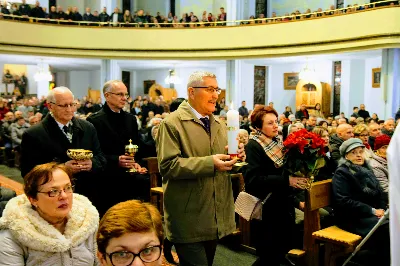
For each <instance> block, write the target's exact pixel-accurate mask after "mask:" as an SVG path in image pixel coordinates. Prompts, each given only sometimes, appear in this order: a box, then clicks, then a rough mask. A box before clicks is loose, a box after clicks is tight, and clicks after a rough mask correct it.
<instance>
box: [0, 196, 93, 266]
mask: <svg viewBox="0 0 400 266" xmlns="http://www.w3.org/2000/svg"><path fill="white" fill-rule="evenodd" d="M98 224H99V214H98V212H97V210H96V208H95V207H94V206H93V205H92V204H91V203H90V201H89V200H88V199H87V198H86V197H84V196H81V195H79V194H74V197H73V203H72V209H71V212H70V213H69V218H68V222H67V224H66V227H65V232H64V234H61V233H60V231H58V230H57V229H56V228H55V227H53V226H52V225H50V224H49V223H48V222H47V221H46V220H44V219H43V218H42V217H41V216H40V215H39V214H38V212H37V211H35V210H34V209H32V206H31V203H30V202H29V200H28V198H27V197H26V196H25V195H20V196H18V197H15V198H13V199H11V200H10V201H9V202H8V204H7V205H6V208H5V210H4V212H3V217H2V218H0V243H1V244H0V264H1V265H10V266H23V265H26V266H55V265H57V266H67V265H68V266H70V265H74V266H89V265H99V263H98V261H97V257H96V253H97V245H96V230H97V228H98Z"/></svg>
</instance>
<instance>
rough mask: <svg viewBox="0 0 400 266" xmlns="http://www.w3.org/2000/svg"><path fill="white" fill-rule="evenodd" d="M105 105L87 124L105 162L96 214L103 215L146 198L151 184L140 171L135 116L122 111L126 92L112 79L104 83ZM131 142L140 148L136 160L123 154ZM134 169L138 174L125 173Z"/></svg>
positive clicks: (122, 86)
mask: <svg viewBox="0 0 400 266" xmlns="http://www.w3.org/2000/svg"><path fill="white" fill-rule="evenodd" d="M103 93H104V97H105V99H106V103H105V104H104V105H103V108H102V110H100V111H99V112H97V113H95V114H92V115H91V116H89V117H88V118H87V121H89V122H90V123H92V124H93V125H94V127H95V128H96V130H97V132H98V136H99V141H100V144H101V149H102V151H103V153H104V156H105V157H106V159H107V167H106V170H105V172H104V175H103V176H102V178H101V180H100V181H99V182H98V184H101V185H103V187H101V188H100V189H101V191H104V193H107V195H108V196H107V198H106V200H104V201H103V203H102V205H101V207H100V208H99V207H98V206H96V207H97V208H98V210H99V212H100V213H101V214H102V213H104V212H105V211H106V210H107V209H108V208H110V207H111V206H113V205H115V204H116V203H118V202H121V201H126V200H130V199H135V198H136V199H144V200H146V199H148V197H149V194H150V181H149V178H148V175H144V173H146V172H147V169H146V168H142V167H141V166H140V165H139V164H138V163H137V162H140V159H141V155H140V151H141V150H140V149H141V145H140V144H139V132H138V125H137V122H136V117H135V116H134V115H132V114H130V113H127V112H125V111H123V110H122V108H123V107H124V106H125V103H126V101H127V98H128V97H129V96H128V89H127V88H126V86H125V85H124V83H123V82H122V81H119V80H111V81H108V82H106V83H105V84H104V87H103ZM129 140H132V144H134V145H138V146H139V152H138V153H137V154H136V155H135V157H134V158H133V157H130V156H127V155H125V146H126V145H128V144H129ZM131 168H135V169H136V170H137V173H133V174H132V173H128V172H127V170H129V169H131Z"/></svg>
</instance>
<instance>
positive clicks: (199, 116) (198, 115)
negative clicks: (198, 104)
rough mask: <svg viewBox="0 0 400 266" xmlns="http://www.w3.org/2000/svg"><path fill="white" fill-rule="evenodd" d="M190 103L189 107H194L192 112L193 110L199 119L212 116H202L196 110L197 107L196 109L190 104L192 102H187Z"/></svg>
mask: <svg viewBox="0 0 400 266" xmlns="http://www.w3.org/2000/svg"><path fill="white" fill-rule="evenodd" d="M187 103H188V105H189V107H190V109H192V112H193V114H194V115H195V116H196V117H197V119H199V120H200V118H204V117H206V118H210V117H209V116H208V115H206V116H202V115H201V114H200V113H199V112H197V111H196V109H194V108H193V107H192V106H191V105H190V103H189V102H187Z"/></svg>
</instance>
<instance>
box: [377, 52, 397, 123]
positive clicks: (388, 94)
mask: <svg viewBox="0 0 400 266" xmlns="http://www.w3.org/2000/svg"><path fill="white" fill-rule="evenodd" d="M381 88H382V90H383V98H384V100H385V105H386V106H385V118H389V117H394V116H395V114H396V112H397V110H398V109H399V107H400V49H399V48H396V49H384V50H383V52H382V72H381Z"/></svg>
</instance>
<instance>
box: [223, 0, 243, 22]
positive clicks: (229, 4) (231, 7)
mask: <svg viewBox="0 0 400 266" xmlns="http://www.w3.org/2000/svg"><path fill="white" fill-rule="evenodd" d="M239 1H240V0H227V1H226V8H225V10H226V12H227V18H226V20H227V21H233V20H237V18H238V14H237V7H238V3H239ZM227 25H228V26H234V25H235V23H228V24H227Z"/></svg>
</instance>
